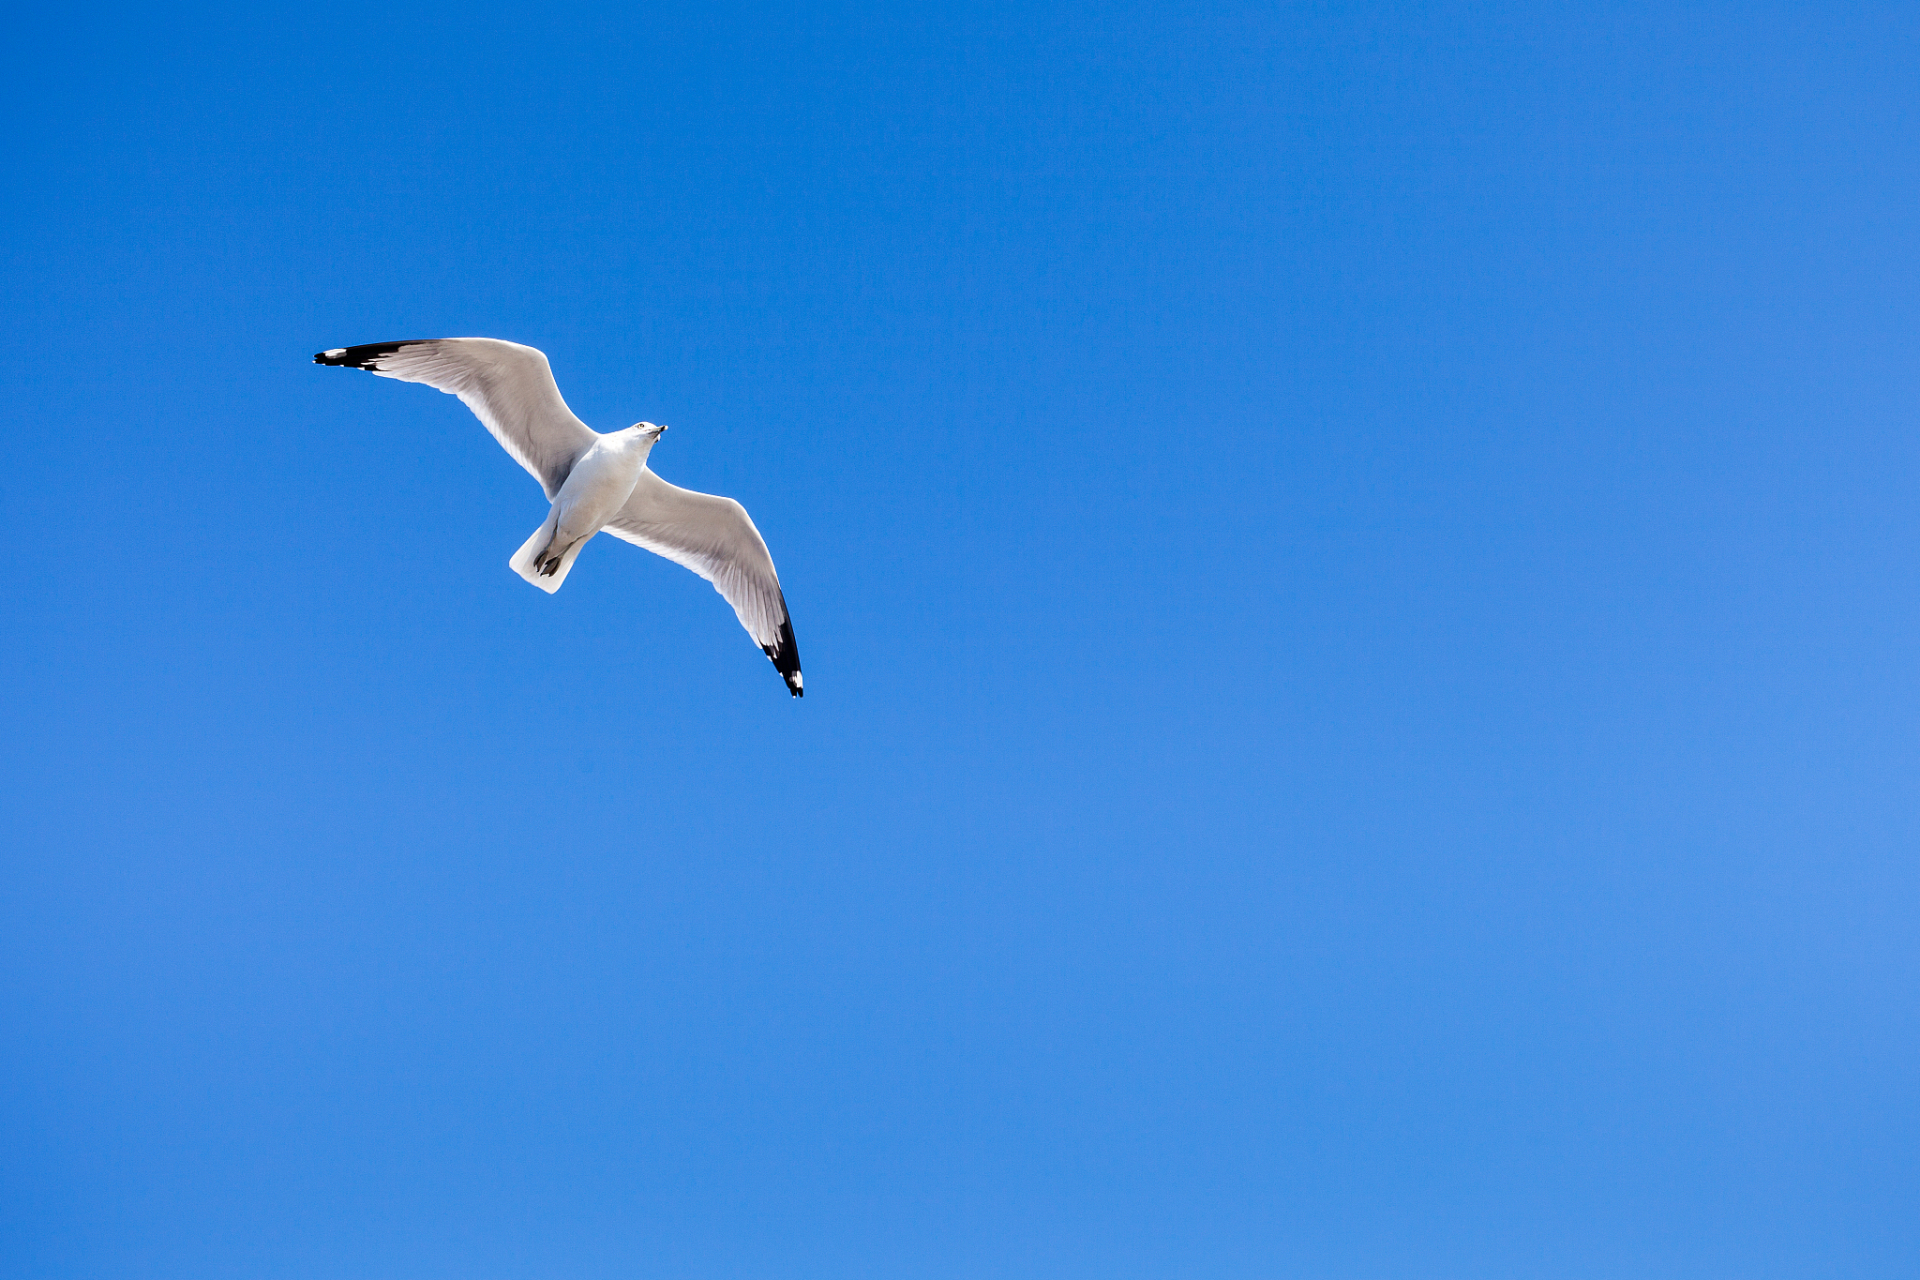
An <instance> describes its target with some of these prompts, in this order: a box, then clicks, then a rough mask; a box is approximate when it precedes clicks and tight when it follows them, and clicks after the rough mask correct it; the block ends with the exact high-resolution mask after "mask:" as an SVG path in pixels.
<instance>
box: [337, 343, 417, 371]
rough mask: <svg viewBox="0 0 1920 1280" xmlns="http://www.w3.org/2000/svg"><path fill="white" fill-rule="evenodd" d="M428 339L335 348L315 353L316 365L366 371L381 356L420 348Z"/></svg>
mask: <svg viewBox="0 0 1920 1280" xmlns="http://www.w3.org/2000/svg"><path fill="white" fill-rule="evenodd" d="M426 341H428V339H426V338H406V339H403V340H401V341H399V342H369V343H367V344H365V345H364V346H358V347H335V348H333V349H332V350H330V351H316V352H314V353H313V362H314V363H315V364H331V365H338V366H340V367H341V368H343V369H365V368H367V367H368V366H369V365H371V364H372V363H373V362H374V361H375V360H378V359H379V358H380V357H381V356H390V355H392V354H393V353H394V352H396V351H398V350H399V349H400V348H402V347H412V346H418V345H419V344H420V343H422V342H426Z"/></svg>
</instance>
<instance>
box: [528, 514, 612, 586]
mask: <svg viewBox="0 0 1920 1280" xmlns="http://www.w3.org/2000/svg"><path fill="white" fill-rule="evenodd" d="M559 522H560V513H559V510H558V508H556V509H555V510H553V511H550V512H548V513H547V518H546V520H545V521H544V522H543V523H542V524H541V525H540V527H539V528H538V529H535V530H534V531H533V536H532V537H531V538H528V539H527V540H526V541H525V542H523V543H521V544H520V549H519V550H518V551H516V552H514V553H513V559H511V560H509V561H507V564H508V565H509V566H510V567H511V568H512V569H513V571H514V572H515V573H517V574H519V575H520V576H521V577H523V578H525V579H526V580H527V581H528V582H531V583H532V584H533V585H534V586H536V587H538V588H540V589H541V590H542V591H544V592H546V593H547V594H548V595H552V594H553V593H554V592H556V591H558V590H559V589H560V584H561V583H563V582H565V581H566V580H567V574H568V573H570V572H572V570H573V562H574V561H575V560H576V559H577V558H579V555H580V548H582V547H584V546H586V545H587V543H588V542H590V541H592V539H593V535H592V534H591V533H590V534H588V535H587V536H586V537H584V538H582V539H580V540H579V541H578V542H576V543H574V544H573V545H572V546H570V547H566V548H561V547H557V546H555V545H553V540H554V532H555V529H556V526H557V525H558V524H559ZM555 557H558V562H557V563H556V562H555Z"/></svg>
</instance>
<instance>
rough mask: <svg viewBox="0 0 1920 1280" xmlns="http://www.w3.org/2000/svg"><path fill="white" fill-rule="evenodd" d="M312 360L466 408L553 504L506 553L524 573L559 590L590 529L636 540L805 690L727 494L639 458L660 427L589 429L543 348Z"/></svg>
mask: <svg viewBox="0 0 1920 1280" xmlns="http://www.w3.org/2000/svg"><path fill="white" fill-rule="evenodd" d="M313 360H314V363H315V364H327V365H338V366H340V367H342V368H348V369H365V370H366V371H367V372H369V373H373V374H378V375H379V376H380V377H383V378H397V379H399V380H400V381H402V382H422V383H425V384H426V385H427V386H430V387H434V388H437V389H438V390H441V391H444V392H446V393H448V394H449V395H455V396H458V397H459V398H460V401H461V403H463V404H465V405H466V406H467V408H469V409H471V410H473V412H474V416H475V417H477V418H479V419H480V421H481V422H482V423H483V424H484V425H485V426H486V428H487V430H488V431H490V432H492V433H493V437H494V439H496V440H498V441H499V442H500V444H501V447H503V448H504V449H506V451H507V452H508V453H509V454H510V455H512V457H513V459H514V461H516V462H518V463H519V464H520V465H521V466H523V467H525V468H526V469H527V471H528V472H529V473H531V474H532V476H533V478H534V479H535V480H538V481H539V482H540V487H541V489H542V490H543V491H544V492H545V493H546V495H547V499H548V501H549V502H550V503H551V504H552V505H551V508H550V510H549V511H548V514H547V519H546V521H545V523H543V524H542V525H541V527H540V528H539V529H538V530H536V531H535V532H534V535H533V537H531V538H529V539H528V540H527V542H526V544H525V545H523V546H522V547H521V548H520V550H519V551H518V552H516V553H515V554H514V556H513V558H512V560H511V561H509V563H510V564H511V565H512V567H513V569H514V571H515V572H517V573H519V574H520V575H521V576H522V577H524V578H525V579H526V580H527V581H529V582H531V583H533V584H534V585H535V586H538V587H539V588H540V589H541V590H543V591H547V592H550V593H551V592H553V591H557V590H559V588H560V584H561V583H563V582H564V581H566V577H567V573H568V572H569V570H571V568H572V566H573V562H574V559H575V557H577V556H578V555H579V553H580V550H581V548H582V547H584V546H585V545H586V543H587V542H588V541H589V540H590V539H591V538H592V537H593V536H594V535H595V534H597V533H602V532H605V533H610V534H612V535H614V536H615V537H616V538H620V539H623V540H624V541H627V542H631V543H633V544H634V545H636V546H640V547H645V548H646V549H647V550H648V551H652V552H654V553H655V554H657V555H661V556H665V557H666V558H667V559H669V560H671V561H673V562H674V563H675V564H680V565H684V566H686V567H687V568H689V569H691V570H693V571H694V572H695V573H697V574H699V575H700V576H701V577H703V578H705V579H706V580H707V581H708V582H710V583H712V584H713V587H714V590H716V591H718V592H719V593H720V594H721V596H722V597H724V598H725V599H726V601H727V603H728V604H730V605H732V606H733V611H734V614H735V615H736V616H737V617H738V618H739V619H740V625H741V626H743V627H745V628H746V629H747V634H748V635H750V636H752V637H753V639H754V642H755V643H756V644H758V645H759V646H760V648H761V650H762V652H764V653H765V654H766V655H767V657H768V658H769V659H770V660H771V661H772V662H773V665H774V669H775V670H777V671H778V672H779V673H780V676H781V678H782V679H784V680H785V681H786V682H787V688H788V689H789V690H791V691H792V693H793V696H794V697H796V698H798V697H801V696H803V692H802V688H801V678H800V651H799V647H798V646H797V645H796V644H795V642H794V638H793V620H792V618H790V617H789V616H788V614H787V600H786V596H785V595H784V594H783V593H782V592H781V590H780V577H779V575H778V574H777V573H775V572H774V568H773V557H772V555H771V554H769V553H768V551H767V544H766V542H765V541H764V540H763V539H762V538H761V537H760V531H759V530H758V529H756V528H755V527H754V524H753V521H752V519H750V518H749V517H748V515H747V512H746V508H744V507H742V506H741V505H740V504H739V503H737V502H735V501H734V500H733V499H732V498H722V497H717V496H715V495H713V494H709V493H695V492H694V491H693V490H691V489H682V488H680V487H679V486H678V485H673V484H668V483H667V482H666V481H665V480H662V479H661V478H660V477H659V476H657V475H655V474H653V472H652V471H650V470H648V469H647V465H646V457H647V454H648V452H650V451H651V450H652V448H653V444H654V442H655V441H656V440H657V439H658V438H659V435H660V433H661V432H662V431H665V430H666V428H664V427H655V426H653V425H652V424H651V423H644V422H643V423H639V424H637V425H636V426H633V427H630V428H628V429H627V430H626V431H617V432H612V433H610V434H607V435H602V434H600V433H599V432H596V431H594V430H593V429H592V428H591V427H589V426H587V424H586V423H584V422H582V421H580V419H579V418H577V417H575V416H574V415H573V411H572V410H571V409H569V408H567V403H566V401H565V400H563V399H561V397H560V388H559V387H558V386H557V385H555V383H554V380H553V372H552V369H551V368H550V367H549V366H548V364H547V358H546V356H545V355H543V354H542V353H541V352H539V351H537V350H536V349H534V348H533V347H524V346H521V345H520V344H519V343H517V342H503V341H501V340H499V339H497V338H432V339H423V340H419V341H406V342H376V343H370V344H368V345H366V346H359V347H336V348H334V349H333V350H331V351H322V352H320V353H319V354H318V355H316V356H314V358H313Z"/></svg>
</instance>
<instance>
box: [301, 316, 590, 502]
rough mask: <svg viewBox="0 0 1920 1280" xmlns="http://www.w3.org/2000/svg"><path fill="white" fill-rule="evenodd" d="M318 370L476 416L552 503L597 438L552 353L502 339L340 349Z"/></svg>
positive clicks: (319, 359) (324, 357) (319, 360)
mask: <svg viewBox="0 0 1920 1280" xmlns="http://www.w3.org/2000/svg"><path fill="white" fill-rule="evenodd" d="M313 362H314V363H315V364H333V365H343V366H345V367H346V368H349V369H365V370H366V371H367V372H368V373H377V374H379V375H380V376H381V377H383V378H398V379H399V380H400V381H402V382H424V383H426V384H427V385H428V386H430V387H434V388H437V389H439V390H441V391H444V392H446V393H447V394H449V395H455V396H459V397H460V403H461V404H464V405H466V406H467V408H469V409H471V410H473V414H474V416H475V417H476V418H479V419H480V421H481V422H482V423H484V424H485V425H486V428H487V430H488V431H491V432H492V433H493V438H494V439H495V440H498V441H499V442H500V446H501V447H502V448H503V449H505V450H506V451H507V452H508V453H509V454H511V455H512V456H513V460H514V461H515V462H517V463H519V464H520V465H521V466H523V467H525V468H526V469H527V470H528V471H529V472H531V473H532V474H533V478H534V479H535V480H538V481H539V482H540V487H541V488H542V489H544V490H546V494H547V498H548V500H549V501H551V500H552V498H553V495H554V494H556V493H558V492H560V486H561V485H563V484H565V483H566V481H567V473H568V472H569V471H571V470H573V464H574V463H575V462H577V461H579V459H580V455H581V454H583V453H585V452H586V451H587V450H588V449H589V448H591V447H592V445H593V442H594V440H595V439H596V438H597V437H596V434H595V432H594V430H593V428H591V427H589V426H588V425H587V424H586V423H584V422H582V421H580V419H578V418H576V417H574V416H573V410H571V409H569V408H567V402H566V401H565V400H562V399H561V398H560V388H559V387H558V386H557V385H555V383H554V381H553V369H552V368H551V367H550V366H549V365H548V364H547V357H546V355H545V353H543V352H541V351H540V350H538V349H537V348H534V347H523V346H521V345H520V344H519V343H517V342H502V341H501V340H500V339H498V338H428V339H423V340H420V341H414V342H373V343H369V344H367V345H366V346H363V347H335V348H334V349H333V350H332V351H322V352H321V353H320V354H318V355H316V356H315V357H314V358H313Z"/></svg>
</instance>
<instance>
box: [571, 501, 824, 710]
mask: <svg viewBox="0 0 1920 1280" xmlns="http://www.w3.org/2000/svg"><path fill="white" fill-rule="evenodd" d="M606 531H607V532H608V533H611V534H613V535H614V536H615V537H618V538H625V539H626V540H627V541H628V542H631V543H633V544H634V545H635V546H638V547H645V548H646V549H647V550H649V551H651V552H653V553H655V554H656V555H662V556H665V557H666V558H667V559H669V560H671V561H673V562H674V563H675V564H680V565H685V566H686V567H687V568H689V569H691V570H693V571H694V572H695V573H697V574H699V575H700V576H701V577H703V578H705V579H706V580H707V581H708V582H711V583H712V584H713V589H714V590H715V591H718V592H719V593H720V594H721V595H722V596H724V597H725V598H726V601H727V603H728V604H730V605H732V606H733V612H734V613H735V614H736V615H737V616H738V617H739V619H740V625H741V626H743V627H745V628H746V629H747V634H748V635H750V636H752V637H753V640H754V643H755V644H757V645H759V646H760V648H761V650H762V651H763V652H764V653H765V654H766V655H767V657H769V658H771V659H773V665H774V669H775V670H777V671H778V672H779V673H780V675H781V677H782V678H783V679H784V680H786V682H787V688H789V689H791V690H792V691H793V696H794V697H796V698H798V697H802V696H803V695H802V693H801V688H800V649H799V647H798V646H797V645H796V644H795V643H794V639H793V620H792V619H791V618H789V617H788V616H787V598H786V596H785V595H783V594H781V591H780V575H779V574H777V573H775V572H774V571H773V557H772V556H771V555H769V554H768V553H767V544H766V542H765V541H764V540H762V539H761V537H760V531H759V530H758V529H756V528H754V527H753V521H752V520H751V519H749V518H748V516H747V509H746V508H745V507H743V506H741V505H740V504H739V503H737V502H735V501H734V500H733V499H732V498H717V497H715V496H714V495H712V494H710V493H695V492H694V491H693V490H691V489H682V488H681V487H680V486H679V485H673V484H668V483H667V482H666V481H665V480H662V479H661V478H660V477H659V476H657V475H655V474H653V472H651V471H646V470H643V471H641V472H640V481H639V483H638V484H636V485H634V487H633V496H632V497H630V498H628V499H627V504H626V505H625V506H624V507H621V508H620V510H619V512H618V513H617V514H615V516H614V517H613V519H611V520H609V521H607V524H606Z"/></svg>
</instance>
